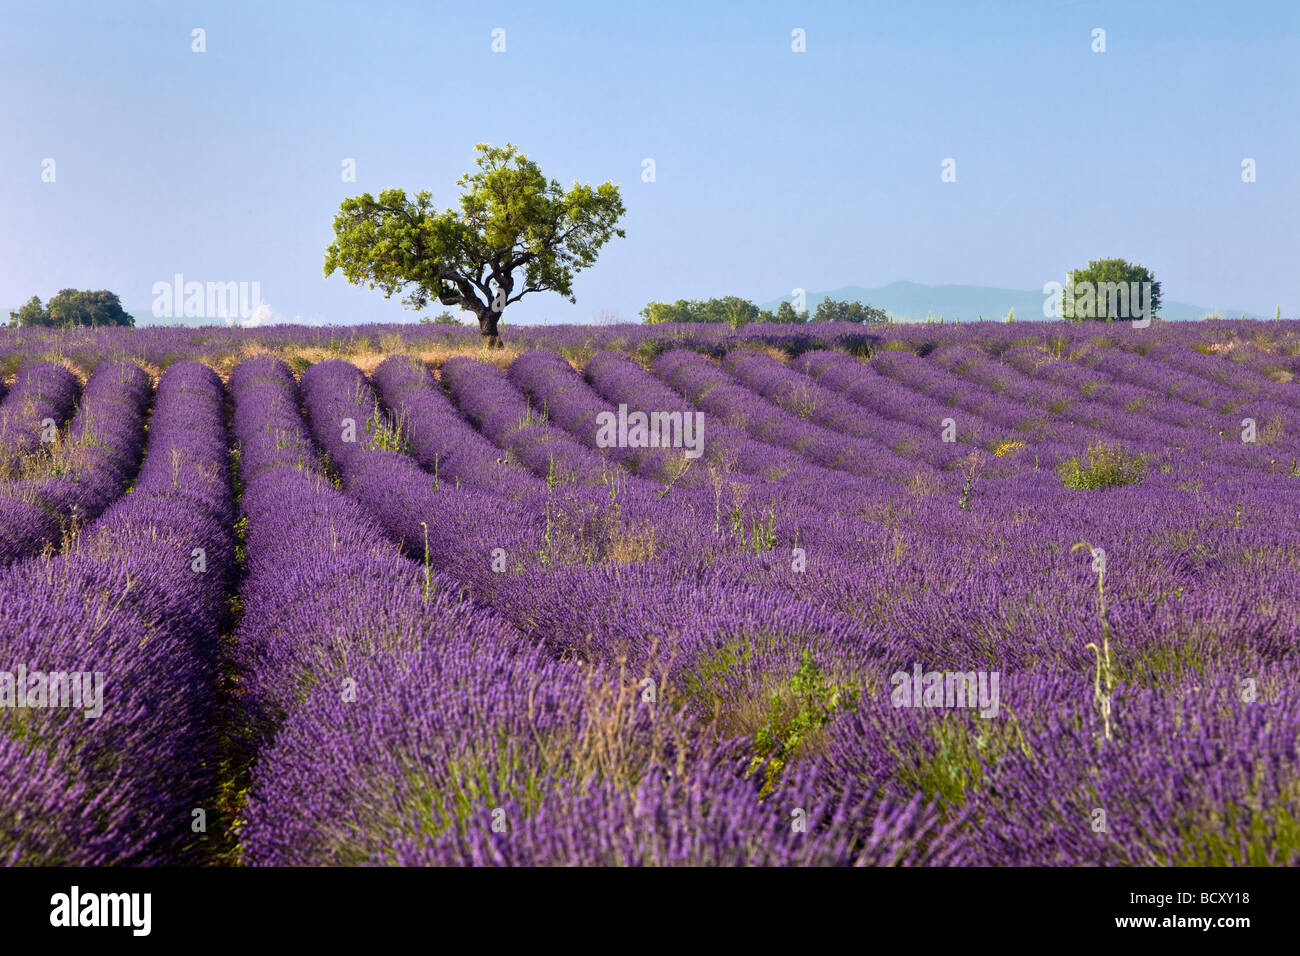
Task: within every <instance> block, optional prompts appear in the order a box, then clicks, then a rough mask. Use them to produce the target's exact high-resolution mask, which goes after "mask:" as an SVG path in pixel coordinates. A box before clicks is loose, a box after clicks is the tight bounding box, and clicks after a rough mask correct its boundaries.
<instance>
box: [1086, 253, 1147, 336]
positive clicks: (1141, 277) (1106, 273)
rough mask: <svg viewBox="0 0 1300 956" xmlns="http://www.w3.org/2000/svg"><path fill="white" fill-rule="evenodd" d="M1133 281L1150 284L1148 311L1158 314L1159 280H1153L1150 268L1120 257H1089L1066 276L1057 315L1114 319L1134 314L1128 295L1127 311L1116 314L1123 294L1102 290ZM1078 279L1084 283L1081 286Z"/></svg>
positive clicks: (1127, 317)
mask: <svg viewBox="0 0 1300 956" xmlns="http://www.w3.org/2000/svg"><path fill="white" fill-rule="evenodd" d="M1135 282H1136V283H1139V284H1141V283H1146V282H1149V283H1150V284H1151V301H1150V308H1151V314H1152V315H1158V314H1159V312H1160V283H1159V282H1157V281H1156V277H1155V275H1154V273H1152V272H1151V270H1150V269H1148V268H1147V267H1146V266H1140V265H1135V264H1134V263H1131V262H1127V261H1125V260H1124V259H1093V260H1091V261H1090V262H1089V263H1088V265H1087V267H1086V268H1083V269H1075V270H1073V271H1072V272H1070V273H1069V275H1067V276H1066V279H1065V289H1064V290H1063V291H1062V293H1061V296H1062V302H1061V316H1062V318H1064V319H1066V320H1068V321H1072V322H1080V321H1084V320H1094V321H1099V322H1114V321H1116V320H1124V319H1132V318H1136V317H1137V312H1138V303H1135V302H1133V301H1132V300H1131V299H1128V305H1127V313H1126V314H1120V313H1124V308H1123V302H1124V301H1125V299H1126V298H1127V295H1125V296H1123V297H1121V296H1120V295H1118V294H1117V295H1107V294H1105V292H1104V291H1102V290H1105V289H1106V288H1107V286H1108V285H1109V284H1111V283H1116V284H1120V285H1122V286H1123V288H1124V289H1125V290H1128V289H1129V288H1130V286H1131V284H1132V283H1135ZM1080 283H1086V284H1087V285H1085V286H1082V287H1081V286H1080ZM1089 289H1091V290H1092V294H1090V295H1089V294H1085V293H1087V292H1088V290H1089ZM1075 290H1082V291H1075Z"/></svg>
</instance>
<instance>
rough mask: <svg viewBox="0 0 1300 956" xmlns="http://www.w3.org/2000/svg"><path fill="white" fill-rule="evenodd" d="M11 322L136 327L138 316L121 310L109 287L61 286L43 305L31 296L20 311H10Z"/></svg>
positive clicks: (55, 325) (25, 325)
mask: <svg viewBox="0 0 1300 956" xmlns="http://www.w3.org/2000/svg"><path fill="white" fill-rule="evenodd" d="M9 324H10V325H18V326H23V327H25V328H28V327H33V326H44V327H48V328H62V327H65V326H70V325H89V326H99V325H123V326H128V327H131V326H134V325H135V319H134V318H133V317H132V316H130V315H128V314H127V313H126V312H125V311H124V310H123V309H122V302H121V300H120V299H118V297H117V296H116V295H115V294H114V293H112V292H109V291H108V290H107V289H99V290H97V291H94V292H92V291H89V290H87V291H84V292H83V291H80V290H78V289H60V290H59V293H58V294H57V295H55V296H54V298H52V299H50V302H49V305H48V306H42V305H41V300H40V298H39V297H38V296H32V297H31V298H30V299H28V300H27V302H26V304H25V305H23V307H22V308H20V309H19V310H18V311H17V312H10V313H9Z"/></svg>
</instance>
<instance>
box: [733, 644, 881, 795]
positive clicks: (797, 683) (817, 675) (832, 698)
mask: <svg viewBox="0 0 1300 956" xmlns="http://www.w3.org/2000/svg"><path fill="white" fill-rule="evenodd" d="M857 700H858V692H857V690H856V689H855V688H852V687H848V686H837V685H835V684H833V683H831V682H830V680H828V679H827V677H826V675H825V673H824V672H823V671H822V669H821V666H820V665H819V664H818V663H817V662H816V660H814V659H813V654H812V651H811V650H804V652H803V656H802V657H801V658H800V663H799V670H798V671H796V672H795V674H794V676H793V677H791V678H790V682H789V684H788V686H786V687H783V688H779V689H778V690H776V691H774V692H773V693H772V695H771V697H770V698H769V700H768V704H767V714H766V722H765V723H764V725H763V726H762V727H761V728H759V730H758V733H756V734H755V735H754V750H755V754H754V757H753V759H752V760H751V761H750V765H749V773H751V774H752V773H756V772H757V771H758V770H759V769H760V768H763V770H764V775H763V789H762V791H761V793H762V795H763V796H766V795H767V794H769V793H771V791H772V790H773V789H774V788H775V787H776V785H777V783H778V781H779V780H780V779H781V774H782V773H783V772H784V770H785V767H786V764H787V763H788V762H789V760H790V758H791V756H792V755H793V754H794V752H795V750H796V749H797V748H798V747H799V745H800V744H802V743H804V742H806V741H807V739H808V737H809V736H810V735H812V734H813V733H815V732H816V731H818V730H820V729H821V728H822V727H824V726H825V725H826V724H829V723H830V722H831V721H832V720H833V719H834V718H835V715H836V714H837V713H838V712H840V711H842V710H851V709H853V708H854V707H855V706H857Z"/></svg>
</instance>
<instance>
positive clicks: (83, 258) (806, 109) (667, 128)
mask: <svg viewBox="0 0 1300 956" xmlns="http://www.w3.org/2000/svg"><path fill="white" fill-rule="evenodd" d="M196 27H197V28H202V29H204V30H205V31H206V46H207V50H206V52H204V53H194V52H192V51H191V31H192V30H193V29H194V28H196ZM1098 27H1100V28H1102V29H1104V30H1105V31H1106V47H1107V48H1106V52H1105V53H1094V52H1093V51H1092V49H1091V45H1092V42H1093V41H1092V35H1091V34H1092V31H1093V29H1094V28H1098ZM495 28H502V29H504V30H505V31H506V32H505V39H506V50H505V52H504V53H494V52H492V49H491V45H492V31H493V29H495ZM796 28H799V29H802V30H804V31H805V33H806V38H807V39H806V45H807V52H805V53H794V52H792V50H791V43H792V40H791V31H792V30H794V29H796ZM1297 104H1300V4H1297V3H1295V2H1292V0H1277V2H1249V0H1245V2H1231V3H1229V2H1226V0H1225V2H1217V3H1208V2H1199V0H1178V2H1140V0H1128V2H1103V0H1073V2H1072V0H1019V2H1013V0H983V2H981V0H964V2H930V3H927V2H916V3H905V4H903V3H874V2H873V3H867V2H844V3H822V4H817V3H803V2H801V3H766V2H756V3H746V4H743V5H742V4H721V3H707V2H694V3H674V2H655V3H644V4H610V3H608V2H593V3H554V4H551V3H548V4H507V3H493V4H473V3H471V4H466V3H430V2H422V3H383V2H375V3H366V4H362V3H340V2H314V3H301V4H300V3H290V2H281V0H262V2H256V3H242V2H221V3H184V2H158V3H144V2H129V0H125V2H122V3H115V4H111V5H110V4H98V3H60V2H57V0H53V2H51V0H46V2H41V3H24V2H18V3H15V2H12V0H9V2H6V4H5V7H4V10H3V13H2V14H0V263H2V264H3V265H0V306H12V305H16V304H18V303H20V302H22V301H25V300H26V299H27V298H28V297H29V296H31V295H32V294H39V295H41V297H42V298H48V297H49V295H51V294H52V293H54V292H55V291H57V290H58V289H60V288H62V287H64V286H74V287H78V288H109V289H112V290H113V291H115V292H117V293H118V294H119V295H121V297H122V298H123V300H124V302H125V303H127V305H128V306H135V307H137V308H138V307H140V306H141V305H145V306H147V305H148V304H149V303H151V302H152V300H153V295H152V291H151V290H152V287H153V284H154V283H156V282H159V281H171V278H172V276H173V275H174V274H176V273H182V274H183V275H184V276H185V278H186V279H187V280H190V281H201V282H207V281H217V282H228V281H242V282H250V283H251V282H258V283H260V288H261V295H262V298H263V299H264V300H265V301H266V302H268V303H269V304H270V305H271V306H272V307H273V309H274V310H275V312H276V313H278V314H279V315H282V316H284V317H286V318H289V319H293V318H294V317H301V318H302V319H304V320H313V321H331V322H358V321H410V320H412V319H413V318H414V315H413V314H412V313H411V312H409V311H407V310H404V309H403V308H402V307H401V305H400V303H399V300H398V298H397V297H394V298H393V299H391V300H384V299H383V297H382V295H381V294H380V293H379V292H377V291H376V292H372V291H370V290H367V289H363V288H355V287H350V286H348V285H347V283H346V281H345V280H344V279H343V278H342V277H341V276H339V275H337V274H336V275H335V276H333V277H331V278H330V279H326V278H325V277H324V276H323V274H322V261H323V256H324V250H325V247H326V246H327V245H328V244H329V241H330V239H331V235H332V233H331V222H332V219H333V215H334V212H335V210H336V209H337V207H338V204H339V202H340V201H341V200H342V199H343V198H344V197H345V196H348V195H353V194H356V193H360V192H367V191H368V192H378V191H379V190H380V189H383V188H386V187H389V186H400V187H403V188H405V189H407V190H408V192H414V191H416V190H418V189H421V188H428V189H430V190H432V191H433V193H434V200H435V202H436V203H437V204H438V206H439V207H442V206H447V205H454V201H455V192H454V189H455V181H456V179H457V178H458V177H459V176H460V175H461V174H462V173H463V172H465V171H466V170H467V169H468V168H469V167H470V165H471V164H472V161H473V152H474V150H473V147H474V144H475V143H477V142H492V143H504V142H507V141H509V142H513V143H515V144H517V145H519V146H520V147H521V148H522V149H523V150H524V151H525V152H527V153H528V155H529V156H530V157H532V158H533V159H535V160H537V161H538V162H539V163H540V164H541V166H542V169H543V170H544V171H545V172H546V174H547V175H548V176H550V177H552V178H555V179H558V180H559V181H560V182H561V183H564V184H568V183H570V182H572V181H573V180H574V179H581V180H583V181H590V182H603V181H605V180H613V181H614V182H616V183H619V184H621V186H622V189H623V194H624V199H625V202H626V205H627V210H628V212H627V216H626V218H625V220H624V226H625V228H626V230H627V238H626V239H622V240H618V239H616V240H614V241H613V242H612V243H611V244H610V245H609V246H608V247H606V250H605V251H604V253H603V254H602V256H601V259H600V261H599V262H598V263H597V264H596V265H595V267H593V268H592V269H591V270H589V271H587V272H585V273H583V274H582V275H580V276H579V278H578V281H577V283H576V284H575V293H576V295H577V299H578V301H577V304H576V305H571V304H569V303H568V302H567V301H565V300H564V299H562V298H560V297H559V296H557V295H554V294H548V293H539V294H534V295H530V296H529V297H528V298H526V299H524V300H523V301H522V302H521V303H520V304H518V305H515V306H512V307H511V311H509V312H507V313H506V319H507V323H509V322H512V321H513V322H521V323H522V322H539V321H543V320H546V321H549V322H582V321H591V320H592V319H593V318H595V317H596V316H597V315H598V314H599V313H601V312H603V311H609V312H614V313H617V314H619V315H621V316H622V317H624V318H625V319H627V320H636V313H637V311H638V310H639V309H640V308H641V307H642V306H643V305H644V304H645V302H646V301H648V300H650V299H676V298H689V297H707V296H712V295H727V294H735V295H741V296H744V297H747V298H752V299H755V300H757V301H764V300H767V299H770V298H773V297H776V296H781V295H785V294H788V292H789V290H791V289H793V288H795V287H799V288H804V289H807V290H809V292H814V291H820V290H826V289H833V288H837V287H841V286H845V285H863V286H876V285H883V284H886V283H888V282H891V281H894V280H897V279H910V280H914V281H918V282H926V283H960V284H971V285H989V286H1004V287H1009V288H1020V289H1036V288H1040V287H1041V286H1042V284H1043V283H1044V282H1048V281H1052V280H1056V281H1060V280H1062V279H1063V278H1064V273H1065V271H1066V270H1067V269H1069V268H1071V267H1074V266H1077V265H1081V264H1083V263H1084V262H1086V261H1087V260H1088V259H1090V258H1099V257H1108V256H1123V257H1125V258H1129V259H1132V260H1135V261H1138V262H1141V263H1143V264H1145V265H1147V266H1149V267H1150V268H1152V269H1153V270H1154V271H1155V273H1156V276H1157V278H1159V279H1160V280H1161V281H1162V283H1163V287H1164V294H1165V297H1166V298H1168V299H1176V300H1181V301H1186V302H1195V303H1199V304H1204V305H1209V306H1225V307H1236V308H1244V309H1248V310H1251V311H1254V312H1260V313H1263V314H1269V315H1271V314H1272V312H1273V309H1274V307H1275V306H1277V305H1281V306H1282V308H1283V311H1284V312H1285V313H1287V314H1289V315H1295V314H1297V313H1300V268H1297V252H1300V225H1298V223H1300V122H1298V119H1300V115H1298V114H1300V106H1298V105H1297ZM647 157H649V158H653V159H654V161H655V166H656V181H655V182H652V183H647V182H642V179H641V170H642V160H643V159H645V158H647ZM948 157H951V158H953V159H955V160H956V171H957V181H956V182H953V183H944V182H941V178H940V173H941V164H942V162H943V160H944V159H945V158H948ZM1246 157H1250V158H1253V159H1254V160H1255V162H1256V168H1257V181H1256V182H1254V183H1243V182H1242V180H1241V163H1242V160H1243V158H1246ZM47 158H52V159H54V160H55V164H56V165H55V177H56V178H55V181H54V182H52V183H49V182H42V179H41V176H42V161H43V160H45V159H47ZM347 158H352V159H355V161H356V169H357V179H356V182H355V183H347V182H343V181H342V179H341V175H340V173H341V168H342V162H343V161H344V160H345V159H347Z"/></svg>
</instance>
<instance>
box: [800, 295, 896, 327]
mask: <svg viewBox="0 0 1300 956" xmlns="http://www.w3.org/2000/svg"><path fill="white" fill-rule="evenodd" d="M812 321H814V322H857V323H859V324H865V323H870V322H888V321H889V316H888V315H887V314H886V313H885V310H884V309H877V308H874V307H872V306H869V305H863V304H862V303H861V302H836V301H835V300H834V299H822V300H821V301H820V302H818V303H817V311H815V312H814V313H813V317H812Z"/></svg>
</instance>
